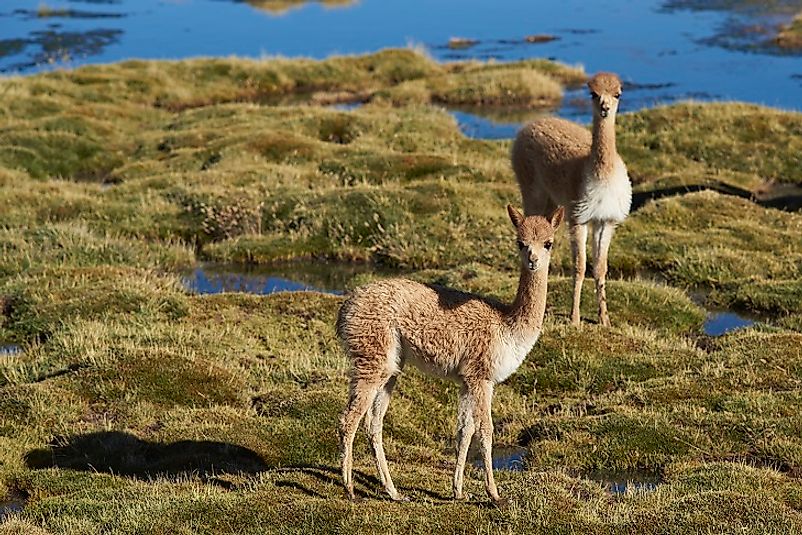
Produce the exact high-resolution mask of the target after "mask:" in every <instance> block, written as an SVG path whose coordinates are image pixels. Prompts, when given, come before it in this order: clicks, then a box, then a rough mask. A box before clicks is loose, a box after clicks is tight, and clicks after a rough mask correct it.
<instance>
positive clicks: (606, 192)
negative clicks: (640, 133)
mask: <svg viewBox="0 0 802 535" xmlns="http://www.w3.org/2000/svg"><path fill="white" fill-rule="evenodd" d="M588 87H589V88H590V94H591V97H592V99H593V134H592V135H591V133H590V132H588V131H587V130H586V129H585V128H583V127H581V126H579V125H577V124H574V123H572V122H569V121H565V120H563V119H558V118H554V117H550V118H543V119H538V120H536V121H534V122H532V123H530V124H529V125H527V126H525V127H524V128H523V129H522V130H521V131H520V132H518V136H517V137H516V138H515V142H514V143H513V146H512V154H511V156H512V167H513V169H514V170H515V176H516V177H517V179H518V185H519V186H520V188H521V195H522V196H523V202H524V212H525V213H526V214H527V215H544V214H548V213H549V212H550V211H551V210H553V209H554V207H555V206H565V207H566V209H567V210H566V212H567V214H566V216H567V220H568V226H569V234H570V236H571V251H572V253H573V261H574V300H573V306H572V309H571V321H572V322H573V323H574V324H575V325H579V301H580V297H581V294H582V282H583V281H584V280H585V261H586V260H585V247H586V242H587V238H588V228H587V225H588V223H592V224H593V260H594V266H593V276H594V278H595V279H596V298H597V300H598V304H599V322H600V323H601V324H602V325H605V326H609V325H610V317H609V315H608V314H607V292H606V290H605V279H606V277H607V251H608V249H609V248H610V240H612V238H613V231H614V230H615V226H616V224H618V223H620V222H622V221H623V220H624V219H625V218H626V217H627V215H628V214H629V208H630V205H631V204H632V185H631V184H630V182H629V176H628V175H627V168H626V167H625V166H624V162H623V160H621V157H620V156H619V155H618V152H616V149H615V114H616V112H617V111H618V99H619V97H620V96H621V81H620V80H619V79H618V76H616V75H615V74H610V73H599V74H597V75H596V76H594V77H593V78H591V79H590V81H589V82H588Z"/></svg>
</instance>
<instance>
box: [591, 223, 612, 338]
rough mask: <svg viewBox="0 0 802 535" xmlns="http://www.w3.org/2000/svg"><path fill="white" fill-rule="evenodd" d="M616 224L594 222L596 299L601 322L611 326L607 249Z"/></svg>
mask: <svg viewBox="0 0 802 535" xmlns="http://www.w3.org/2000/svg"><path fill="white" fill-rule="evenodd" d="M614 230H615V226H614V225H613V224H611V223H606V222H596V223H594V224H593V278H594V279H596V300H597V301H598V303H599V323H601V324H602V325H604V326H605V327H609V326H610V316H609V314H608V313H607V288H606V282H607V251H608V250H609V249H610V241H611V240H612V239H613V232H614Z"/></svg>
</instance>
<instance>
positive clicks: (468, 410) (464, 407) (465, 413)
mask: <svg viewBox="0 0 802 535" xmlns="http://www.w3.org/2000/svg"><path fill="white" fill-rule="evenodd" d="M475 407H476V399H475V398H474V396H473V395H472V393H471V391H470V389H468V388H467V387H466V386H465V385H463V386H462V392H461V393H460V398H459V408H458V409H457V467H456V469H455V470H454V483H453V490H454V499H455V500H461V499H462V498H463V497H464V496H463V494H462V484H463V481H464V476H465V461H466V460H467V458H468V449H469V448H470V447H471V439H472V438H473V435H474V432H475V431H476V424H475V422H474V419H473V413H474V411H475Z"/></svg>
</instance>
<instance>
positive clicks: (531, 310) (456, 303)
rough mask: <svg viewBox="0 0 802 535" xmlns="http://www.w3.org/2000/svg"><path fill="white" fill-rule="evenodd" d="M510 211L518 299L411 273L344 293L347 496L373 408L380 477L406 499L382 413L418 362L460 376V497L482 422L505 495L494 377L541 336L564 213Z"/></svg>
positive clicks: (487, 455) (485, 449) (486, 457)
mask: <svg viewBox="0 0 802 535" xmlns="http://www.w3.org/2000/svg"><path fill="white" fill-rule="evenodd" d="M507 211H508V213H509V216H510V219H511V220H512V223H513V225H514V226H515V229H516V232H517V239H518V242H517V244H518V249H519V251H520V259H521V276H520V280H519V283H518V294H517V295H516V297H515V301H514V302H513V303H512V304H511V305H505V304H502V303H499V302H497V301H495V300H492V299H486V298H483V297H480V296H477V295H473V294H469V293H464V292H460V291H458V290H453V289H450V288H443V287H440V286H433V285H428V284H421V283H419V282H414V281H411V280H406V279H390V280H385V281H379V282H374V283H372V284H368V285H366V286H363V287H361V288H358V289H357V290H356V291H354V293H353V295H351V297H349V298H348V299H347V300H346V301H345V303H343V305H342V308H341V309H340V313H339V315H338V317H337V334H338V336H339V337H340V339H341V340H342V341H343V346H344V347H345V351H346V353H347V354H348V356H349V357H350V359H351V382H350V393H349V398H348V405H347V406H346V408H345V411H344V412H343V414H342V418H341V419H340V453H341V455H342V476H343V483H344V484H345V488H346V490H347V491H348V495H349V497H351V498H353V497H354V482H353V479H352V475H351V471H352V466H353V444H354V436H355V435H356V432H357V428H358V427H359V421H360V420H361V419H362V416H363V415H365V429H366V431H367V434H368V438H369V440H370V443H371V446H372V447H373V453H374V455H375V457H376V465H377V467H378V470H379V478H380V479H381V481H382V483H383V484H384V487H385V489H386V490H387V492H388V493H389V494H390V497H391V498H392V499H394V500H401V499H403V498H402V496H401V495H400V494H399V493H398V491H397V490H396V488H395V486H394V485H393V481H392V479H390V470H389V468H388V466H387V460H386V459H385V456H384V446H383V444H382V422H383V420H384V415H385V413H386V412H387V406H388V404H389V403H390V394H391V393H392V390H393V386H394V385H395V382H396V377H397V376H398V374H399V373H400V372H401V370H402V369H403V367H404V366H405V364H407V363H408V362H411V363H412V364H414V365H415V366H417V367H418V368H420V369H422V370H424V371H425V372H427V373H430V374H432V375H436V376H439V377H448V378H451V379H454V380H456V381H458V382H459V383H461V385H462V391H461V394H460V400H459V408H458V416H457V428H458V429H457V467H456V470H455V472H454V484H453V489H454V497H455V498H456V499H460V498H462V497H463V494H462V482H463V472H464V469H465V460H466V457H467V455H468V447H469V446H470V443H471V439H472V437H473V435H474V432H478V434H479V438H480V444H481V451H482V460H483V462H484V469H485V489H486V490H487V494H488V495H489V496H490V498H491V499H492V500H494V501H498V500H499V495H498V490H497V489H496V483H495V481H494V479H493V463H492V456H491V445H492V440H493V421H492V419H491V416H490V404H491V401H492V398H493V387H494V385H495V384H497V383H500V382H501V381H503V380H505V379H506V378H507V377H509V376H510V375H511V374H512V373H513V372H514V371H515V370H516V369H517V368H518V366H520V365H521V363H522V362H523V360H524V358H526V356H527V354H528V353H529V351H530V350H531V349H532V347H533V346H534V344H535V342H536V341H537V339H538V336H540V331H541V328H542V326H543V314H544V312H545V310H546V284H547V282H548V271H549V261H550V260H551V248H552V244H553V241H554V231H555V229H556V228H557V227H558V226H559V224H560V221H562V218H563V208H562V207H560V208H559V209H556V210H555V211H554V212H553V213H552V214H550V215H549V217H543V216H532V217H524V215H523V214H522V213H521V212H519V211H518V210H516V209H515V208H513V207H512V206H507Z"/></svg>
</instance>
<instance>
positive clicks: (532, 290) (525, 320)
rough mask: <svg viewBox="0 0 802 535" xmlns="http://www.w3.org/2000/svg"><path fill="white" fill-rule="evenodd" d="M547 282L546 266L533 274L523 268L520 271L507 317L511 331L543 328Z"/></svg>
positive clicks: (547, 270) (547, 268)
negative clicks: (516, 290)
mask: <svg viewBox="0 0 802 535" xmlns="http://www.w3.org/2000/svg"><path fill="white" fill-rule="evenodd" d="M548 281H549V267H548V266H544V267H542V268H541V269H539V270H537V271H535V272H534V273H533V272H531V271H530V270H528V269H525V268H524V269H521V278H520V279H519V281H518V294H517V295H516V296H515V301H513V303H512V306H511V307H510V311H509V313H508V316H507V320H508V324H509V326H510V327H511V328H512V329H514V330H532V329H540V328H542V327H543V315H544V314H545V313H546V286H547V284H548Z"/></svg>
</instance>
